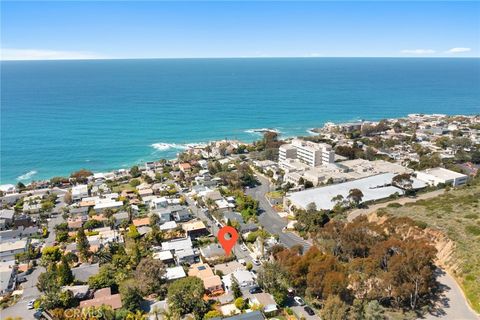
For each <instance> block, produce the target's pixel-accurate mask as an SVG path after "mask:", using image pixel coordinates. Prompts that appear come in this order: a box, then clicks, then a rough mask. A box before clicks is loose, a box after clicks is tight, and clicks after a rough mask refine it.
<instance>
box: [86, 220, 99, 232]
mask: <svg viewBox="0 0 480 320" xmlns="http://www.w3.org/2000/svg"><path fill="white" fill-rule="evenodd" d="M102 226H103V223H102V222H101V221H99V220H95V219H89V220H87V221H86V222H85V223H84V224H83V228H84V229H87V230H89V231H92V230H93V229H96V228H100V227H102Z"/></svg>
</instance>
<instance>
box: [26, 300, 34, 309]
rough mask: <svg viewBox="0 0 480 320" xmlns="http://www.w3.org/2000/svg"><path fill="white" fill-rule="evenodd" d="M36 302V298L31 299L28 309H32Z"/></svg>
mask: <svg viewBox="0 0 480 320" xmlns="http://www.w3.org/2000/svg"><path fill="white" fill-rule="evenodd" d="M34 304H35V300H30V301H29V302H28V305H27V309H28V310H31V309H33V305H34Z"/></svg>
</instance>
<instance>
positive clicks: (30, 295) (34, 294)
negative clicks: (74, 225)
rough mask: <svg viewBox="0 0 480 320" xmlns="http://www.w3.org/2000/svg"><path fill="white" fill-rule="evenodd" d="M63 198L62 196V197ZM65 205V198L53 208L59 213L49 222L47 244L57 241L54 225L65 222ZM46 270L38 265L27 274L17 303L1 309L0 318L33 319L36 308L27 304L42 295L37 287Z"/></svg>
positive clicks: (54, 211)
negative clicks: (63, 215) (28, 307)
mask: <svg viewBox="0 0 480 320" xmlns="http://www.w3.org/2000/svg"><path fill="white" fill-rule="evenodd" d="M60 198H61V197H60ZM63 206H65V204H64V203H63V199H60V201H59V202H58V203H57V204H56V206H55V208H54V209H53V213H58V214H57V215H56V216H53V217H52V218H51V220H50V221H49V222H48V231H49V235H48V238H47V239H45V244H44V245H45V246H51V245H53V243H54V242H55V230H54V227H55V226H56V225H57V224H60V223H62V222H64V221H65V220H64V219H63V217H62V214H61V213H60V212H61V208H62V207H63ZM43 272H45V268H44V267H42V266H40V265H38V266H37V267H36V268H35V270H33V272H32V273H31V274H29V275H27V281H26V282H24V283H23V284H22V285H21V286H22V289H23V295H22V297H21V298H20V300H18V301H17V303H16V304H14V305H13V306H10V307H8V308H5V309H3V310H1V311H0V319H6V318H8V317H12V318H15V317H22V319H33V318H34V317H33V314H34V313H35V309H31V310H28V309H27V305H28V302H29V301H30V300H36V299H38V298H39V297H40V291H39V290H38V289H37V282H38V277H39V276H40V274H41V273H43Z"/></svg>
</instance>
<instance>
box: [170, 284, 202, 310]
mask: <svg viewBox="0 0 480 320" xmlns="http://www.w3.org/2000/svg"><path fill="white" fill-rule="evenodd" d="M204 293H205V289H204V286H203V281H202V280H201V279H200V278H197V277H186V278H182V279H179V280H176V281H174V282H173V283H171V284H170V286H169V287H168V302H169V304H170V308H171V309H172V310H173V311H176V312H178V313H179V314H180V315H184V314H187V313H190V312H193V313H194V314H195V316H196V317H197V318H201V317H202V316H203V314H204V313H205V312H206V304H205V301H204V300H203V295H204Z"/></svg>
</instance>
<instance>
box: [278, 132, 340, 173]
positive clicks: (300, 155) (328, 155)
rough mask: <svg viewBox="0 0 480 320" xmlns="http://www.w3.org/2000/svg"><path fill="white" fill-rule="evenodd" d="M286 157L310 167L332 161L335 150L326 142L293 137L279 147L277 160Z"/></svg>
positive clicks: (283, 159) (282, 159)
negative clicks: (290, 140) (290, 141)
mask: <svg viewBox="0 0 480 320" xmlns="http://www.w3.org/2000/svg"><path fill="white" fill-rule="evenodd" d="M287 159H297V160H299V161H301V162H303V163H305V164H307V165H308V166H310V167H317V166H319V165H321V164H324V163H333V162H334V161H335V152H334V151H333V150H332V146H330V145H329V144H326V143H315V142H311V141H304V140H300V139H293V140H292V143H290V144H284V145H282V146H280V149H279V160H280V161H285V160H287Z"/></svg>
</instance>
